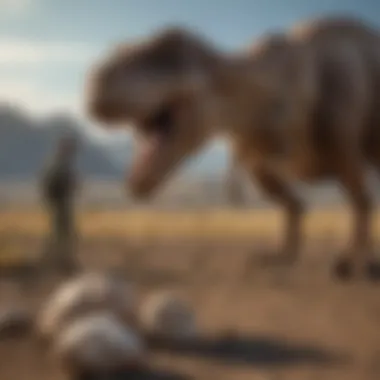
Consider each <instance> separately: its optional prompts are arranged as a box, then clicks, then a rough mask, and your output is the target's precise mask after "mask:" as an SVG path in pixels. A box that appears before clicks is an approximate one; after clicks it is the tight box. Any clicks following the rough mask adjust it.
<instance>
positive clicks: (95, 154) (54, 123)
mask: <svg viewBox="0 0 380 380" xmlns="http://www.w3.org/2000/svg"><path fill="white" fill-rule="evenodd" d="M65 133H71V134H73V135H74V136H76V137H77V139H78V140H79V142H80V146H81V151H80V155H79V157H78V169H79V171H80V172H81V173H82V174H83V175H85V176H86V177H89V178H94V179H95V178H96V179H103V180H104V179H115V178H119V177H120V176H121V175H122V173H123V167H122V166H121V165H120V164H119V163H117V162H116V160H115V159H113V158H112V155H111V154H110V151H109V149H107V148H106V147H104V146H102V145H101V144H97V143H96V141H95V140H93V139H91V138H89V137H88V136H86V134H85V132H84V129H83V128H81V126H80V125H79V124H78V122H77V121H76V120H75V119H73V118H71V117H70V116H67V115H56V116H52V117H49V118H46V119H44V120H39V121H38V120H35V119H32V118H30V117H29V116H28V115H27V114H25V113H24V112H23V111H22V110H19V109H16V108H12V107H9V106H7V105H2V106H0V180H1V181H9V180H23V181H25V180H33V179H34V178H35V177H36V175H38V173H39V171H40V169H41V167H42V165H43V163H44V161H45V160H46V157H47V156H48V155H49V154H50V153H51V152H52V149H53V148H54V145H55V142H56V141H57V139H58V138H59V137H60V136H62V135H63V134H65ZM124 154H125V155H128V142H127V143H126V147H125V152H124Z"/></svg>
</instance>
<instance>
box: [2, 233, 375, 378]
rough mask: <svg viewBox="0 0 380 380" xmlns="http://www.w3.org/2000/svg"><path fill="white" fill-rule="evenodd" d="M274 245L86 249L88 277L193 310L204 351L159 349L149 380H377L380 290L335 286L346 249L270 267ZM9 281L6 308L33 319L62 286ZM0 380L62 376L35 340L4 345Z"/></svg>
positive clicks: (323, 246) (319, 245) (315, 252)
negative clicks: (126, 283)
mask: <svg viewBox="0 0 380 380" xmlns="http://www.w3.org/2000/svg"><path fill="white" fill-rule="evenodd" d="M272 246H273V244H272V243H271V242H263V243H260V244H259V243H256V246H253V245H252V242H244V243H243V242H242V243H239V245H237V244H236V243H234V244H232V243H231V244H228V243H226V242H224V243H223V244H221V243H217V242H209V243H205V242H203V243H200V242H184V241H181V242H173V241H172V242H170V243H169V242H160V243H159V242H152V241H151V242H140V243H138V244H137V243H134V244H129V245H128V244H126V243H125V242H120V241H116V240H109V241H107V240H104V239H103V240H101V241H91V242H86V244H84V245H83V247H82V249H81V255H80V258H81V262H82V263H84V264H85V266H86V267H87V268H95V267H106V266H108V267H115V268H118V269H119V270H122V271H123V273H124V274H125V276H126V277H127V278H129V279H130V280H131V281H134V282H135V283H136V284H137V285H138V287H139V289H140V290H141V292H142V294H143V293H145V292H146V291H154V290H159V289H167V288H175V289H178V290H180V291H182V293H183V295H184V297H185V298H186V299H188V300H189V302H191V304H192V305H193V307H194V310H195V311H196V315H197V318H198V322H199V326H200V330H201V332H202V335H203V340H202V342H199V344H196V345H193V346H189V347H169V346H167V347H163V346H161V347H155V348H154V349H152V352H151V353H150V355H151V358H150V359H149V361H150V363H151V366H152V371H153V372H152V373H151V375H149V376H148V375H146V378H149V379H150V378H152V379H173V380H175V379H182V378H183V379H200V380H201V379H205V380H206V379H207V380H210V379H218V380H232V379H233V380H243V379H247V380H288V379H289V380H298V379H300V380H301V379H302V380H309V379H310V380H319V379H321V380H322V379H326V380H328V379H334V380H343V379H344V380H351V379H352V380H367V379H368V380H372V379H373V380H378V379H380V284H379V285H376V284H369V283H355V284H353V283H351V284H345V283H338V282H336V281H334V279H333V278H332V277H331V275H330V273H329V270H330V267H331V264H332V260H333V259H334V254H335V253H337V251H338V250H339V248H338V247H337V245H336V244H335V243H333V242H327V243H326V242H320V241H313V242H309V244H308V245H307V247H305V252H304V255H303V257H302V260H301V261H300V262H299V263H298V264H297V265H296V266H295V267H293V268H263V267H262V266H260V265H259V264H258V263H257V262H256V261H255V258H256V257H257V252H264V251H266V250H268V252H267V254H270V252H271V248H272ZM14 276H15V274H13V276H10V275H9V273H8V272H7V273H6V274H4V276H3V278H2V280H1V282H0V297H1V306H4V307H7V306H8V305H21V306H23V307H27V308H29V309H30V310H32V311H36V310H37V309H38V307H39V305H40V304H41V301H42V300H43V299H44V298H45V296H46V295H47V294H48V293H49V292H50V291H51V290H52V289H53V288H54V284H55V283H56V282H57V280H56V279H54V278H50V277H48V276H44V277H43V278H39V279H38V280H36V279H35V278H33V277H31V276H25V273H24V275H23V276H22V280H21V279H19V278H18V277H19V276H18V277H17V278H16V277H14ZM0 378H1V380H48V379H49V380H53V379H54V380H60V379H65V375H64V374H63V373H61V372H60V370H59V368H58V367H57V366H56V364H55V363H54V362H53V361H52V360H51V359H50V357H49V355H48V353H46V352H44V351H43V350H42V349H41V348H39V346H38V345H37V344H36V342H35V341H34V340H33V339H32V338H31V337H29V338H28V337H24V338H21V337H20V338H12V339H5V340H3V341H0Z"/></svg>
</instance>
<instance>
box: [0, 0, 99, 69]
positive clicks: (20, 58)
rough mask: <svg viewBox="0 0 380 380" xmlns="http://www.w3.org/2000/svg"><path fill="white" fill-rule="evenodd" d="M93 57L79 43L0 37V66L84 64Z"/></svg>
mask: <svg viewBox="0 0 380 380" xmlns="http://www.w3.org/2000/svg"><path fill="white" fill-rule="evenodd" d="M0 1H1V0H0ZM93 57H94V51H93V50H92V49H90V48H89V46H87V45H83V44H80V43H57V42H55V43H52V42H43V41H31V40H28V39H21V38H12V37H7V38H4V37H3V38H1V37H0V65H36V64H42V63H84V62H87V61H89V60H90V59H91V58H93Z"/></svg>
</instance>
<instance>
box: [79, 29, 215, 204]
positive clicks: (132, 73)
mask: <svg viewBox="0 0 380 380" xmlns="http://www.w3.org/2000/svg"><path fill="white" fill-rule="evenodd" d="M219 63H220V56H219V54H218V53H217V52H216V51H215V50H214V49H213V47H212V46H211V45H209V44H207V43H206V42H205V41H203V40H202V39H201V38H200V37H198V36H195V35H193V34H192V33H189V32H187V31H185V30H182V29H179V28H172V29H167V30H165V31H163V32H161V33H158V34H157V35H156V36H155V37H154V38H152V39H149V40H146V41H142V42H141V43H138V44H134V45H128V44H125V45H121V46H119V47H118V48H117V49H116V50H115V51H113V52H112V53H111V54H110V55H109V56H108V57H107V59H106V60H104V61H103V62H100V63H99V64H97V65H95V66H94V68H93V70H92V71H91V73H90V76H89V78H88V85H89V88H88V92H87V97H86V107H87V112H88V113H89V115H90V116H91V117H92V118H94V119H95V120H96V121H98V122H102V123H106V124H107V125H108V126H109V127H110V128H111V127H112V126H113V125H116V124H119V125H120V122H125V123H127V124H128V125H129V126H130V127H131V128H132V130H133V132H134V133H135V134H136V137H137V153H136V155H135V157H134V161H133V164H132V170H131V173H130V175H129V178H128V185H129V188H130V190H131V192H132V194H133V195H134V196H136V197H139V198H143V197H148V196H150V195H151V194H152V193H153V191H154V190H156V189H157V188H158V186H159V185H160V184H162V183H163V182H164V180H165V179H166V178H167V177H168V175H169V174H170V173H171V172H172V171H173V170H174V169H175V168H177V166H178V163H179V162H180V161H181V160H183V159H185V158H186V157H188V156H189V155H191V154H193V153H195V152H196V151H197V150H198V149H199V148H200V147H201V146H202V145H203V143H205V142H206V141H207V140H208V138H209V135H210V125H211V124H212V120H211V119H212V113H213V102H212V96H211V94H212V91H213V83H212V76H213V74H214V73H215V70H217V66H218V65H219Z"/></svg>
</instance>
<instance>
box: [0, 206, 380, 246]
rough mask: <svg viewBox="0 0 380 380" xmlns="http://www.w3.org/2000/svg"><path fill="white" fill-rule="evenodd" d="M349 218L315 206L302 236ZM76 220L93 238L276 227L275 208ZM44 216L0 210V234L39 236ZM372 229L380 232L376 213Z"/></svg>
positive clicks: (238, 233) (251, 232)
mask: <svg viewBox="0 0 380 380" xmlns="http://www.w3.org/2000/svg"><path fill="white" fill-rule="evenodd" d="M350 220H351V217H350V212H349V209H330V210H315V211H311V212H309V213H307V214H306V217H305V223H304V231H305V233H306V235H307V236H312V237H315V236H316V235H322V236H325V235H326V234H328V235H330V234H333V235H335V236H337V237H340V236H342V235H345V234H346V233H347V231H348V228H349V223H350ZM77 221H78V224H79V229H80V232H81V234H82V235H83V236H84V237H88V238H93V237H96V238H97V237H99V238H105V237H107V238H123V237H125V238H129V239H133V238H162V239H170V238H191V239H192V238H194V239H202V238H218V239H228V240H231V239H232V240H234V239H246V238H252V237H253V236H260V237H263V236H264V237H266V236H272V235H273V234H274V233H277V231H280V229H281V223H282V214H281V212H280V210H278V209H276V210H272V209H271V210H247V211H242V210H233V209H230V210H228V209H220V210H203V211H199V210H196V211H182V212H181V211H150V210H141V211H136V210H133V211H114V210H112V211H80V212H78V219H77ZM47 228H48V219H47V217H46V214H45V213H44V212H43V211H42V210H38V209H36V210H26V211H20V210H14V211H6V212H2V213H0V236H1V235H2V236H4V235H7V234H12V235H15V234H21V235H29V236H30V235H31V236H36V237H39V236H42V235H43V234H45V233H46V231H47ZM373 228H374V233H375V234H376V235H378V234H379V233H380V213H379V212H377V213H376V216H375V223H374V225H373Z"/></svg>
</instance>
